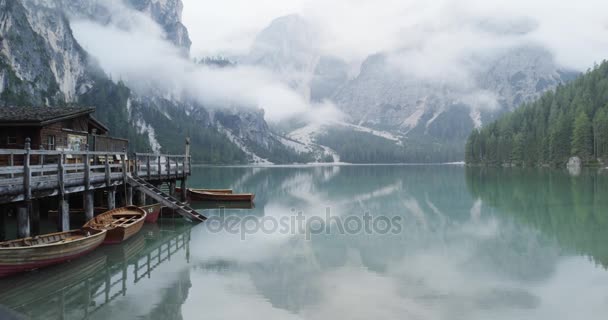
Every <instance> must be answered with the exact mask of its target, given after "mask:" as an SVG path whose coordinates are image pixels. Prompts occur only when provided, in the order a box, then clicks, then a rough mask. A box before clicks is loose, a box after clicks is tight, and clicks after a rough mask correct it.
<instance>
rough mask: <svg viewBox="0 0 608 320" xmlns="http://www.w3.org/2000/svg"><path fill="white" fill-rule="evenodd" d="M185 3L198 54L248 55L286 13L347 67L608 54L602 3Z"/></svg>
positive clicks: (567, 62)
mask: <svg viewBox="0 0 608 320" xmlns="http://www.w3.org/2000/svg"><path fill="white" fill-rule="evenodd" d="M184 3H185V11H184V16H185V17H184V19H185V23H186V25H187V26H188V28H189V29H190V31H191V34H192V38H193V40H194V47H193V52H194V54H198V53H201V52H205V53H229V54H237V55H238V54H246V53H247V51H248V50H249V47H250V46H251V44H252V42H253V39H254V38H255V36H256V34H257V32H259V30H261V29H263V28H264V27H265V26H266V25H268V23H269V22H270V21H271V20H272V19H274V18H276V17H278V16H281V15H285V14H289V13H297V14H300V15H302V16H303V17H305V18H307V19H308V20H309V21H311V22H312V23H313V24H314V25H316V26H317V27H318V28H319V30H323V38H322V43H321V44H320V45H321V48H322V50H323V51H324V53H325V54H331V55H335V56H338V57H341V58H343V59H345V60H347V61H350V62H357V61H361V60H362V59H364V58H365V57H367V56H369V55H370V54H373V53H376V52H399V51H401V52H403V51H402V50H403V49H404V48H410V49H416V50H417V51H418V52H420V54H421V55H425V56H426V57H427V60H426V61H427V62H428V63H426V65H430V64H432V63H431V62H436V63H437V64H438V65H440V66H443V65H444V64H443V62H444V61H449V60H451V59H453V58H454V57H458V56H460V55H461V54H460V53H468V54H469V55H470V54H471V53H476V52H485V51H486V50H488V49H499V48H500V47H504V46H511V45H513V44H514V43H518V42H525V43H529V42H533V43H536V44H538V45H541V46H543V47H545V48H548V49H549V50H551V52H552V53H553V54H554V56H555V58H556V59H557V62H558V63H560V64H561V65H563V66H564V67H568V68H572V69H576V70H584V69H586V68H588V67H589V66H591V65H592V64H593V62H599V61H601V60H603V59H604V58H605V57H606V52H608V28H607V27H608V2H606V1H602V0H581V1H577V2H573V1H560V2H555V1H550V0H538V1H527V0H492V1H477V0H438V1H421V0H382V1H376V0H357V1H352V0H333V1H324V0H285V1H256V2H251V1H247V0H225V1H221V2H216V3H213V4H209V3H202V2H200V1H195V0H184ZM218 17H221V19H220V18H218ZM583 48H584V49H583ZM427 53H432V54H431V55H427Z"/></svg>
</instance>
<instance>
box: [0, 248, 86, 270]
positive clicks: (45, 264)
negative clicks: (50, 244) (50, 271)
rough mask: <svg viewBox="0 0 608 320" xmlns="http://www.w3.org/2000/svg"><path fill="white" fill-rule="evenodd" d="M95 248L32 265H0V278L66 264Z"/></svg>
mask: <svg viewBox="0 0 608 320" xmlns="http://www.w3.org/2000/svg"><path fill="white" fill-rule="evenodd" d="M96 248H97V246H95V247H93V248H91V249H89V250H86V251H83V252H80V253H77V254H74V255H71V256H67V257H60V258H55V259H48V260H43V261H37V262H34V263H24V264H18V265H11V266H2V265H0V278H2V277H7V276H10V275H14V274H17V273H21V272H25V271H31V270H36V269H40V268H43V267H48V266H51V265H55V264H60V263H63V262H67V261H70V260H74V259H76V258H79V257H82V256H84V255H85V254H88V253H90V252H91V251H93V250H95V249H96Z"/></svg>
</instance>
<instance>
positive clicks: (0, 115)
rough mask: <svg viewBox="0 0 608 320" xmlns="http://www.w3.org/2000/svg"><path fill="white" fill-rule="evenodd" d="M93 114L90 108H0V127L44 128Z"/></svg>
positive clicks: (92, 109)
mask: <svg viewBox="0 0 608 320" xmlns="http://www.w3.org/2000/svg"><path fill="white" fill-rule="evenodd" d="M93 112H95V108H92V107H0V126H44V125H47V124H50V123H54V122H57V121H62V120H67V119H72V118H76V117H80V116H85V115H89V114H91V113H93Z"/></svg>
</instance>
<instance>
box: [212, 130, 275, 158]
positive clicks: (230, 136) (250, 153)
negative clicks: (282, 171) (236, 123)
mask: <svg viewBox="0 0 608 320" xmlns="http://www.w3.org/2000/svg"><path fill="white" fill-rule="evenodd" d="M217 129H218V131H219V132H221V133H223V134H224V135H226V137H227V138H228V139H229V140H230V141H231V142H232V143H234V144H235V145H236V146H237V147H239V148H240V149H241V150H242V151H243V152H244V153H245V154H246V155H247V157H248V158H249V160H250V161H249V162H250V163H253V164H262V165H272V164H274V163H272V162H270V161H268V160H267V159H263V158H262V157H260V156H258V155H257V154H255V153H254V152H253V151H251V149H249V148H248V147H247V145H246V144H245V143H244V142H243V141H242V140H241V139H240V138H239V137H237V136H236V135H234V134H233V133H232V132H231V131H230V130H229V129H227V128H225V127H224V126H222V125H221V124H220V123H217Z"/></svg>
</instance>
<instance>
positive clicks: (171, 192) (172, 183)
mask: <svg viewBox="0 0 608 320" xmlns="http://www.w3.org/2000/svg"><path fill="white" fill-rule="evenodd" d="M176 184H177V183H176V182H175V180H171V181H169V195H170V196H172V197H175V186H176Z"/></svg>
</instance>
